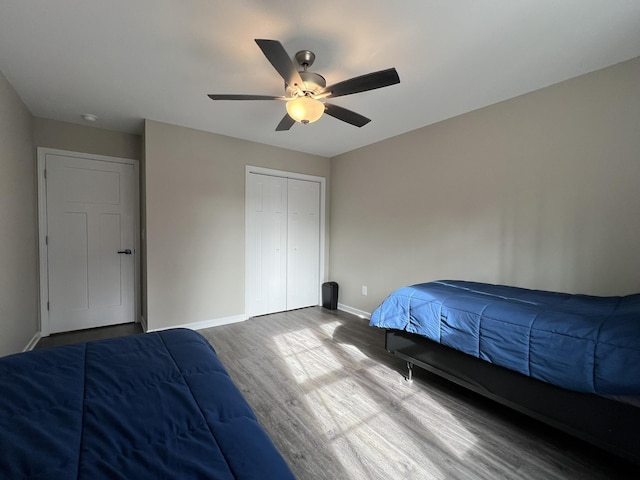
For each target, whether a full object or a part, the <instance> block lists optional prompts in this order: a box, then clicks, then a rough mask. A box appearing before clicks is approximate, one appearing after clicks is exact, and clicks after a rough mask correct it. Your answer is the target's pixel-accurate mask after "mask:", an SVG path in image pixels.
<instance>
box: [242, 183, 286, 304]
mask: <svg viewBox="0 0 640 480" xmlns="http://www.w3.org/2000/svg"><path fill="white" fill-rule="evenodd" d="M246 201H247V206H248V208H247V241H248V243H249V245H248V249H247V262H248V265H249V268H248V269H247V272H248V274H247V282H250V285H248V287H249V288H248V289H247V292H248V293H247V295H249V298H248V301H247V309H248V311H247V315H249V316H255V315H264V314H267V313H273V312H281V311H283V310H286V309H287V296H286V294H287V255H286V254H287V243H286V242H287V179H286V178H280V177H271V176H267V175H260V174H255V173H251V174H249V176H248V179H247V195H246Z"/></svg>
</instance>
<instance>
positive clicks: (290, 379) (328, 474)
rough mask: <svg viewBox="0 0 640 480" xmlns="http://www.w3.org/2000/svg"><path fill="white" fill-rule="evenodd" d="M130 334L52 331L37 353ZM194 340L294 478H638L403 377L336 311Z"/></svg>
mask: <svg viewBox="0 0 640 480" xmlns="http://www.w3.org/2000/svg"><path fill="white" fill-rule="evenodd" d="M138 331H140V329H139V324H129V325H123V326H116V327H107V328H105V329H93V330H87V331H82V332H72V333H69V334H59V335H55V336H51V337H48V339H46V338H45V339H42V340H41V342H40V343H39V344H38V348H40V347H44V346H52V345H61V344H65V343H75V342H79V341H87V340H95V339H100V338H111V337H114V336H120V335H130V334H134V333H137V332H138ZM200 333H202V334H203V335H204V336H205V337H206V338H207V339H208V340H209V341H210V342H211V344H212V345H213V346H214V348H215V349H216V351H217V352H218V355H219V356H220V358H221V360H222V361H223V363H224V364H225V366H226V368H227V370H228V371H229V373H230V375H231V376H232V378H233V379H234V381H235V382H236V385H238V387H239V388H240V390H241V391H242V392H243V393H244V395H245V397H246V399H247V400H248V402H249V404H250V405H251V406H252V407H253V409H254V411H255V412H256V415H257V417H258V419H259V420H260V422H261V423H262V425H263V426H264V428H265V430H267V432H268V433H269V435H270V436H271V438H272V439H273V441H274V443H275V444H276V446H277V447H278V449H279V450H280V452H281V453H282V455H283V456H284V458H285V459H286V461H287V462H288V463H289V465H290V466H291V469H292V470H293V472H294V474H295V475H296V476H297V478H298V479H300V480H323V479H327V480H351V479H354V480H355V479H362V480H373V479H380V480H393V479H402V480H412V479H416V480H418V479H419V480H429V479H447V480H449V479H468V480H478V479H486V480H496V479H540V480H560V479H580V480H591V479H602V480H604V479H640V466H638V465H633V464H630V463H628V462H625V461H623V460H621V459H619V458H617V457H615V456H612V455H610V454H608V453H606V452H603V451H601V450H599V449H597V448H595V447H592V446H590V445H587V444H585V443H583V442H581V441H579V440H577V439H574V438H572V437H569V436H568V435H565V434H563V433H561V432H558V431H556V430H554V429H552V428H550V427H547V426H545V425H543V424H541V423H539V422H536V421H534V420H531V419H529V418H527V417H525V416H523V415H521V414H518V413H516V412H513V411H511V410H509V409H507V408H506V407H503V406H500V405H498V404H496V403H494V402H491V401H489V400H486V399H484V398H482V397H480V396H478V395H475V394H473V393H471V392H468V391H466V390H464V389H462V388H460V387H457V386H455V385H452V384H451V383H449V382H446V381H444V380H441V379H439V378H437V377H435V376H433V375H431V374H429V373H427V372H425V371H423V370H421V369H419V368H416V370H415V374H414V381H413V383H407V382H405V381H404V379H403V375H404V373H405V372H406V369H405V363H404V362H403V361H401V360H400V359H398V358H396V357H394V356H392V355H391V354H389V353H387V352H386V351H385V350H384V332H383V331H382V330H380V329H377V328H372V327H369V326H368V322H367V321H366V320H363V319H361V318H358V317H355V316H353V315H349V314H347V313H344V312H339V311H330V310H326V309H323V308H319V307H315V308H307V309H302V310H295V311H292V312H284V313H279V314H274V315H266V316H263V317H257V318H252V319H250V320H247V321H246V322H241V323H236V324H232V325H225V326H221V327H215V328H209V329H205V330H200ZM639 438H640V434H639ZM639 441H640V440H639Z"/></svg>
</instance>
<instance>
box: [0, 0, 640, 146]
mask: <svg viewBox="0 0 640 480" xmlns="http://www.w3.org/2000/svg"><path fill="white" fill-rule="evenodd" d="M255 38H267V39H277V40H280V41H281V42H282V44H283V45H284V47H285V49H286V50H287V52H289V53H290V55H291V56H293V55H294V54H295V52H296V51H298V50H302V49H309V50H312V51H313V52H315V54H316V56H317V58H316V62H315V64H314V65H313V67H312V68H311V70H312V71H316V72H318V73H321V74H322V75H323V76H324V77H325V78H326V79H327V83H328V84H333V83H336V82H338V81H341V80H345V79H347V78H351V77H354V76H358V75H362V74H365V73H369V72H372V71H376V70H382V69H385V68H389V67H396V69H397V71H398V73H399V75H400V79H401V83H400V84H399V85H394V86H391V87H387V88H383V89H379V90H374V91H369V92H364V93H360V94H356V95H350V96H344V97H339V98H336V99H335V100H332V103H335V104H336V105H340V106H343V107H345V108H348V109H351V110H354V111H356V112H358V113H361V114H362V115H365V116H367V117H369V118H371V119H372V121H371V123H369V124H368V125H366V126H364V127H362V128H357V127H353V126H351V125H349V124H346V123H343V122H340V121H338V120H336V119H334V118H332V117H329V116H327V115H325V116H324V117H323V118H321V119H320V120H319V121H318V122H316V123H314V124H311V125H306V126H305V125H300V124H296V125H294V126H293V128H292V129H291V130H290V131H288V132H275V131H274V129H275V127H276V125H277V124H278V122H279V121H280V119H281V118H282V117H283V115H284V113H285V104H284V102H277V101H266V102H265V101H244V102H238V101H236V102H213V101H212V100H210V99H209V98H207V96H206V94H207V93H254V94H263V95H276V96H277V95H282V94H283V93H284V90H283V82H282V79H281V78H280V77H279V76H278V74H277V73H276V71H275V70H274V69H273V67H272V66H271V64H270V63H269V62H268V61H267V60H266V58H265V57H264V56H263V55H262V52H261V51H260V49H259V48H258V47H257V45H256V44H255V42H254V39H255ZM637 56H640V1H639V0H398V1H395V2H392V1H389V0H343V1H333V0H325V1H323V2H308V1H304V0H297V1H292V0H271V1H268V0H217V1H213V0H56V1H53V0H32V1H25V0H2V1H1V2H0V70H2V72H3V73H4V75H5V76H6V77H7V79H8V80H9V82H10V83H11V84H12V85H13V87H14V88H15V89H16V90H17V92H18V94H19V95H20V97H21V98H22V100H23V101H24V102H25V104H26V105H27V107H28V108H29V109H30V111H31V113H32V114H33V115H35V116H38V117H44V118H52V119H56V120H61V121H66V122H74V123H83V120H82V119H81V117H80V115H81V114H83V113H92V114H95V115H97V116H98V121H97V122H96V123H95V124H91V125H92V126H96V127H101V128H106V129H109V130H116V131H123V132H131V133H141V131H142V125H143V121H142V119H145V118H149V119H152V120H157V121H161V122H167V123H172V124H177V125H182V126H186V127H191V128H196V129H200V130H205V131H209V132H215V133H219V134H223V135H230V136H233V137H238V138H244V139H248V140H252V141H255V142H260V143H266V144H269V145H276V146H280V147H284V148H289V149H292V150H298V151H302V152H309V153H315V154H318V155H323V156H327V157H332V156H335V155H337V154H340V153H343V152H346V151H349V150H353V149H355V148H358V147H361V146H364V145H368V144H371V143H374V142H377V141H380V140H383V139H385V138H388V137H391V136H394V135H398V134H400V133H403V132H407V131H410V130H414V129H416V128H420V127H422V126H425V125H429V124H432V123H434V122H438V121H441V120H444V119H446V118H450V117H452V116H455V115H459V114H461V113H465V112H468V111H471V110H475V109H477V108H480V107H483V106H486V105H490V104H493V103H496V102H499V101H502V100H506V99H508V98H512V97H515V96H517V95H521V94H523V93H526V92H530V91H533V90H537V89H540V88H542V87H545V86H547V85H551V84H554V83H557V82H560V81H563V80H566V79H569V78H572V77H576V76H578V75H581V74H584V73H587V72H590V71H594V70H597V69H600V68H604V67H607V66H609V65H613V64H615V63H619V62H621V61H624V60H628V59H630V58H634V57H637ZM639 81H640V79H639Z"/></svg>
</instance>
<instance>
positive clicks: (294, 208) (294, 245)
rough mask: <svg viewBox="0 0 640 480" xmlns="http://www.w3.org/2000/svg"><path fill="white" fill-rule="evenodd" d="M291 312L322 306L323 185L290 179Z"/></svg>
mask: <svg viewBox="0 0 640 480" xmlns="http://www.w3.org/2000/svg"><path fill="white" fill-rule="evenodd" d="M287 187H288V188H287V190H288V194H287V197H288V215H287V217H288V221H287V230H288V232H287V310H293V309H295V308H302V307H309V306H312V305H318V303H319V302H318V298H319V292H320V285H319V282H320V184H319V183H317V182H310V181H305V180H294V179H289V180H288V184H287Z"/></svg>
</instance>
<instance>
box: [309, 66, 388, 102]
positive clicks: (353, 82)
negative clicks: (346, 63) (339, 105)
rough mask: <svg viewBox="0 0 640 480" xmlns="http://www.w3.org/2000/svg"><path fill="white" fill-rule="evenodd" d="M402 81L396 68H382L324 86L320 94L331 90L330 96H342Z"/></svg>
mask: <svg viewBox="0 0 640 480" xmlns="http://www.w3.org/2000/svg"><path fill="white" fill-rule="evenodd" d="M396 83H400V77H399V76H398V72H396V69H395V68H388V69H386V70H380V71H379V72H373V73H367V74H366V75H361V76H359V77H354V78H350V79H349V80H343V81H342V82H338V83H336V84H334V85H329V86H328V87H325V88H323V89H322V90H321V91H320V92H318V93H319V94H323V93H326V92H331V95H329V96H330V97H341V96H343V95H351V94H352V93H360V92H366V91H367V90H375V89H376V88H382V87H388V86H389V85H395V84H396Z"/></svg>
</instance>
